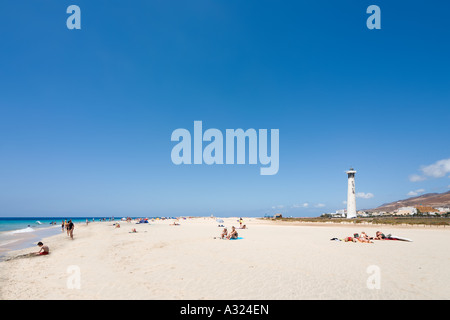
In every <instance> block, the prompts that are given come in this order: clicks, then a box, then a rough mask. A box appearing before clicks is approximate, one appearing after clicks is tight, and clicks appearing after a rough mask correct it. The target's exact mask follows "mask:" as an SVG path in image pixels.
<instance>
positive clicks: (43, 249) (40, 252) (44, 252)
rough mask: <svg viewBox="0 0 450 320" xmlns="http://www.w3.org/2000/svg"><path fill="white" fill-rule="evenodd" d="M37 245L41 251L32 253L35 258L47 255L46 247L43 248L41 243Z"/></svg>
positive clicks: (47, 249)
mask: <svg viewBox="0 0 450 320" xmlns="http://www.w3.org/2000/svg"><path fill="white" fill-rule="evenodd" d="M37 245H38V246H39V247H40V248H41V250H39V251H38V252H35V253H34V254H35V255H37V256H44V255H47V254H49V252H50V249H49V248H48V246H44V244H43V243H42V242H40V241H39V242H38V244H37Z"/></svg>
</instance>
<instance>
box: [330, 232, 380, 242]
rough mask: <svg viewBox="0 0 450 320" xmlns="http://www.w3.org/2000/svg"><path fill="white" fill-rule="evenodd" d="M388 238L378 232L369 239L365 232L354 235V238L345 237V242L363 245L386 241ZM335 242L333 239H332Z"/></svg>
mask: <svg viewBox="0 0 450 320" xmlns="http://www.w3.org/2000/svg"><path fill="white" fill-rule="evenodd" d="M384 239H386V236H385V235H384V233H382V232H381V231H377V232H376V234H375V237H369V236H368V235H367V234H366V233H365V232H364V231H362V232H361V234H357V233H355V234H353V237H345V238H344V241H345V242H362V243H373V241H372V240H384ZM332 240H333V239H332Z"/></svg>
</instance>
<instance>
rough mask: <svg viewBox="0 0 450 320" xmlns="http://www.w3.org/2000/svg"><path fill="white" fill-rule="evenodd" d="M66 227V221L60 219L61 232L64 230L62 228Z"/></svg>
mask: <svg viewBox="0 0 450 320" xmlns="http://www.w3.org/2000/svg"><path fill="white" fill-rule="evenodd" d="M65 227H66V223H65V221H64V220H63V221H62V223H61V232H64V228H65Z"/></svg>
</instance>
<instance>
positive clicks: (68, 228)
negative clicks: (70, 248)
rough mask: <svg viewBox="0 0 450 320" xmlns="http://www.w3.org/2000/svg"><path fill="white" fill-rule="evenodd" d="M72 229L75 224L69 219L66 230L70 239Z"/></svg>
mask: <svg viewBox="0 0 450 320" xmlns="http://www.w3.org/2000/svg"><path fill="white" fill-rule="evenodd" d="M73 229H75V225H74V224H73V222H72V220H69V223H68V227H67V232H68V235H69V236H70V238H71V239H72V240H73Z"/></svg>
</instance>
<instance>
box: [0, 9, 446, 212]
mask: <svg viewBox="0 0 450 320" xmlns="http://www.w3.org/2000/svg"><path fill="white" fill-rule="evenodd" d="M71 4H76V5H78V6H80V8H81V27H82V28H81V30H68V29H67V27H66V19H67V18H68V16H69V14H67V13H66V9H67V7H68V6H69V5H71ZM371 4H376V5H378V6H379V7H380V8H381V30H369V29H368V28H367V27H366V19H367V18H368V17H369V15H368V14H367V13H366V9H367V7H368V6H369V5H371ZM0 6H1V10H0V34H1V37H0V216H36V215H37V216H61V215H72V216H74V215H78V216H89V215H96V216H98V215H104V216H110V215H114V216H127V215H130V216H165V215H166V216H168V215H170V216H172V215H210V214H215V215H217V216H264V215H265V214H272V213H274V212H282V213H283V214H285V215H292V216H316V215H319V214H321V213H323V212H334V211H335V210H337V209H341V208H344V207H345V205H344V204H343V201H345V200H346V193H347V181H346V174H345V173H344V171H345V170H346V169H348V168H349V167H350V166H353V167H354V168H355V169H356V170H357V171H358V173H357V175H356V191H357V192H361V193H364V195H365V198H364V197H360V198H358V199H357V208H358V209H362V208H371V207H375V206H378V205H381V204H382V203H385V202H390V201H393V200H398V199H403V198H406V197H407V194H408V193H409V194H413V193H419V194H420V193H423V192H443V191H447V190H448V189H449V186H450V179H449V175H450V172H449V171H450V169H449V170H448V171H445V170H447V169H445V168H447V167H445V163H446V162H445V163H444V165H437V167H438V168H441V169H442V168H443V169H442V170H444V175H442V174H432V173H429V171H426V172H423V171H422V170H421V168H423V166H430V165H433V164H436V163H437V161H440V160H447V159H449V158H450V152H449V150H450V148H449V147H448V141H449V138H450V126H449V123H450V121H449V120H450V60H449V57H450V41H449V39H450V27H449V18H448V17H449V13H450V3H448V2H447V1H437V0H434V1H427V2H423V1H394V3H393V1H382V0H375V1H361V0H358V1H322V0H317V1H264V0H263V1H261V0H258V1H250V0H246V1H241V0H226V1H222V0H219V1H212V0H200V1H197V0H190V1H124V0H121V1H111V0H109V1H101V0H96V1H92V0H90V1H84V0H73V1H60V0H46V1H43V0H39V1H36V0H32V1H31V0H26V1H25V0H19V1H17V0H14V1H13V0H4V1H2V3H1V5H0ZM195 120H202V121H203V126H204V128H205V129H207V128H217V129H220V130H222V131H223V132H225V129H237V128H243V129H248V128H255V129H279V130H280V169H279V172H278V174H276V175H274V176H262V175H260V174H259V168H260V165H240V166H238V165H212V166H208V165H190V166H187V165H184V166H183V165H181V166H176V165H174V164H173V163H172V162H171V158H170V152H171V149H172V147H173V146H174V143H173V142H171V141H170V136H171V133H172V131H173V130H175V129H177V128H187V129H189V130H190V131H191V132H192V131H193V122H194V121H195ZM433 168H434V169H436V168H435V167H431V169H433ZM414 174H417V175H418V176H419V177H420V178H418V179H414V178H411V175H414ZM412 180H413V181H412ZM414 180H416V181H414ZM417 180H418V181H417ZM368 194H369V195H368ZM370 194H371V195H370Z"/></svg>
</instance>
